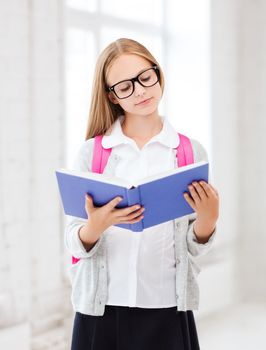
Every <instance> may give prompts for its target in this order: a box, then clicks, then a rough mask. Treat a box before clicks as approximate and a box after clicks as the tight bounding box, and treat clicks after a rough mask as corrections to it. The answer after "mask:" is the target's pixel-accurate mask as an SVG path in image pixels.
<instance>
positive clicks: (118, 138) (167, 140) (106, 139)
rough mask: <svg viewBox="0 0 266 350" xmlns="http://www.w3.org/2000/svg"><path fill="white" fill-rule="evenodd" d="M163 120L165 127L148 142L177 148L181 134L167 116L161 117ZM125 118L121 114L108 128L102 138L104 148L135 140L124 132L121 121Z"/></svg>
mask: <svg viewBox="0 0 266 350" xmlns="http://www.w3.org/2000/svg"><path fill="white" fill-rule="evenodd" d="M160 118H161V120H162V122H163V128H162V130H161V131H160V132H159V134H157V135H155V136H153V137H152V138H151V139H150V140H149V142H148V143H152V142H156V141H157V142H160V143H161V144H163V145H165V146H167V147H170V148H176V147H177V146H178V145H179V136H178V133H177V132H176V131H175V129H174V128H173V126H172V125H171V124H170V123H169V122H168V120H167V119H166V118H165V117H160ZM123 119H124V115H120V116H119V117H118V118H117V120H116V121H115V122H114V123H113V125H112V126H111V127H110V128H109V129H108V130H107V132H106V134H105V135H104V136H103V138H102V146H103V148H112V147H114V146H117V145H120V144H127V143H132V142H133V140H132V139H131V138H130V137H128V136H126V135H125V134H124V133H123V130H122V127H121V123H122V121H123Z"/></svg>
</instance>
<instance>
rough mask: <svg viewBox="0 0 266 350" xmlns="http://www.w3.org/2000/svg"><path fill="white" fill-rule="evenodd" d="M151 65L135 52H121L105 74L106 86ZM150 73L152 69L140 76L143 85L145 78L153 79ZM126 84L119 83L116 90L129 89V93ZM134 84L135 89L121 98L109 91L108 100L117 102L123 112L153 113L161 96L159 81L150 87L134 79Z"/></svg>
mask: <svg viewBox="0 0 266 350" xmlns="http://www.w3.org/2000/svg"><path fill="white" fill-rule="evenodd" d="M151 67H152V65H151V63H150V62H149V61H147V60H146V59H145V58H143V57H140V56H138V55H135V54H123V55H121V56H120V57H118V58H117V59H116V60H115V61H114V63H113V65H112V66H111V67H110V70H109V74H108V76H107V84H108V86H113V85H114V84H116V83H118V82H121V81H123V80H127V79H132V78H135V77H136V76H137V75H138V74H140V73H141V72H142V71H144V70H146V69H148V68H151ZM151 73H152V74H154V71H153V72H151V71H148V72H147V73H144V75H143V77H140V80H141V81H142V78H143V82H144V85H145V84H146V85H147V83H146V82H145V79H147V80H148V81H149V79H153V78H151V77H150V74H151ZM127 84H128V83H125V85H120V86H121V89H120V88H119V89H118V90H116V91H119V93H121V94H125V91H127V90H128V89H129V93H130V87H129V86H130V84H128V85H127ZM134 85H135V89H134V92H133V94H132V95H131V96H129V97H126V98H123V99H119V98H118V97H117V96H116V95H115V94H114V92H109V93H108V97H109V99H110V101H111V102H112V103H114V104H119V105H120V106H121V107H122V108H123V110H124V111H125V114H134V115H147V114H151V113H153V112H154V111H155V110H156V109H157V107H158V104H159V102H160V99H161V97H162V89H161V86H160V83H159V81H158V82H157V83H156V84H154V85H153V86H150V87H144V86H142V85H141V84H139V82H138V81H135V82H134ZM120 96H121V95H120ZM146 100H147V101H146ZM143 101H145V102H143ZM141 102H142V103H141Z"/></svg>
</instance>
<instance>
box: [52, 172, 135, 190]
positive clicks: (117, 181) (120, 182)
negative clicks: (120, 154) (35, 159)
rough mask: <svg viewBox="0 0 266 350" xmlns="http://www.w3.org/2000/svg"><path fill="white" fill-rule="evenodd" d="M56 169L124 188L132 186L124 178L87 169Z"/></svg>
mask: <svg viewBox="0 0 266 350" xmlns="http://www.w3.org/2000/svg"><path fill="white" fill-rule="evenodd" d="M57 171H58V172H60V173H64V174H69V175H74V176H79V177H83V178H84V179H90V180H96V181H100V182H104V183H107V184H111V185H116V186H122V187H125V188H131V187H132V186H133V185H132V184H131V183H129V182H128V181H127V180H124V179H122V178H120V177H116V176H111V175H105V174H99V173H92V172H89V171H88V172H87V171H86V172H85V171H78V170H69V169H59V170H57Z"/></svg>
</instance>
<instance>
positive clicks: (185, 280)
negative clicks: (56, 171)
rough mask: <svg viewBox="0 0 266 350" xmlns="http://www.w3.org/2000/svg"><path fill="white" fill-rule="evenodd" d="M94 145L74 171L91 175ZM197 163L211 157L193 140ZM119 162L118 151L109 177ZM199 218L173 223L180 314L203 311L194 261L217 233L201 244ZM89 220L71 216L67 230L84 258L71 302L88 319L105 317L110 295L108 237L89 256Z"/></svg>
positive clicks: (87, 145) (76, 268)
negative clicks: (84, 231)
mask: <svg viewBox="0 0 266 350" xmlns="http://www.w3.org/2000/svg"><path fill="white" fill-rule="evenodd" d="M93 142H94V139H93V138H91V139H89V140H87V141H85V142H84V143H83V144H82V146H81V148H80V150H79V152H78V154H77V157H76V159H75V161H74V165H73V169H77V170H82V171H91V164H92V155H93ZM191 142H192V147H193V152H194V161H195V162H199V161H201V160H207V153H206V151H205V149H204V148H203V147H202V145H201V144H200V143H199V142H198V141H196V140H193V139H192V140H191ZM118 161H119V158H118V156H117V155H116V154H115V147H114V149H113V152H112V153H111V155H110V157H109V159H108V162H107V164H106V167H105V169H104V173H105V174H107V173H108V174H113V173H114V169H115V166H116V163H117V162H118ZM195 219H196V214H195V213H193V214H191V215H187V216H184V217H182V218H179V219H176V220H173V225H174V243H175V260H176V302H177V310H179V311H186V310H195V309H198V307H199V286H198V283H197V275H198V273H199V272H200V267H199V266H198V264H197V263H196V262H195V261H194V257H197V256H199V255H203V254H205V253H206V252H207V251H209V249H210V247H211V246H212V244H213V242H214V238H215V237H216V229H215V231H214V232H213V234H212V236H211V237H210V239H209V241H208V242H207V243H205V244H202V243H199V242H198V241H197V239H196V236H195V234H194V232H193V223H194V221H195ZM85 222H86V220H84V219H80V218H76V217H72V216H69V217H68V219H67V223H66V228H65V245H66V248H67V250H68V251H69V252H70V254H71V255H74V256H75V257H77V258H80V260H79V262H78V263H76V264H73V265H71V266H70V270H69V276H70V281H71V285H72V293H71V302H72V305H73V308H74V311H76V312H80V313H83V314H87V315H93V316H101V315H103V314H104V310H105V305H106V301H107V293H108V285H107V281H108V276H107V251H106V249H107V248H106V241H105V239H106V236H105V235H104V232H103V234H102V235H101V237H100V238H99V240H98V241H97V243H96V244H95V246H94V247H93V248H92V249H91V250H90V251H89V252H87V251H86V250H85V248H84V246H83V245H82V243H81V241H80V239H79V237H78V231H79V229H80V227H81V226H82V225H84V223H85Z"/></svg>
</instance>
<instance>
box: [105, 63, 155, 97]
mask: <svg viewBox="0 0 266 350" xmlns="http://www.w3.org/2000/svg"><path fill="white" fill-rule="evenodd" d="M150 69H153V70H154V71H155V73H156V75H157V78H158V80H157V81H156V82H155V83H154V84H152V85H149V86H145V85H143V84H142V82H141V81H140V80H139V76H140V75H141V74H143V73H145V72H147V71H148V70H150ZM159 80H160V71H159V67H158V66H157V65H153V66H152V67H149V68H147V69H145V70H144V71H142V72H140V73H139V74H138V75H137V76H135V77H134V78H132V79H124V80H121V81H119V82H118V83H115V84H114V85H112V86H109V87H108V86H107V87H106V91H107V92H113V93H114V94H115V95H116V97H117V98H119V99H120V100H123V99H124V98H128V97H130V96H131V95H133V93H134V91H135V82H136V81H137V82H138V83H139V84H140V85H141V86H143V87H152V86H154V85H155V84H157V83H158V81H159ZM124 81H130V82H132V85H133V89H132V92H131V94H130V95H128V96H126V97H119V96H117V94H116V92H115V90H114V88H115V86H116V85H118V84H120V83H123V82H124Z"/></svg>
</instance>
